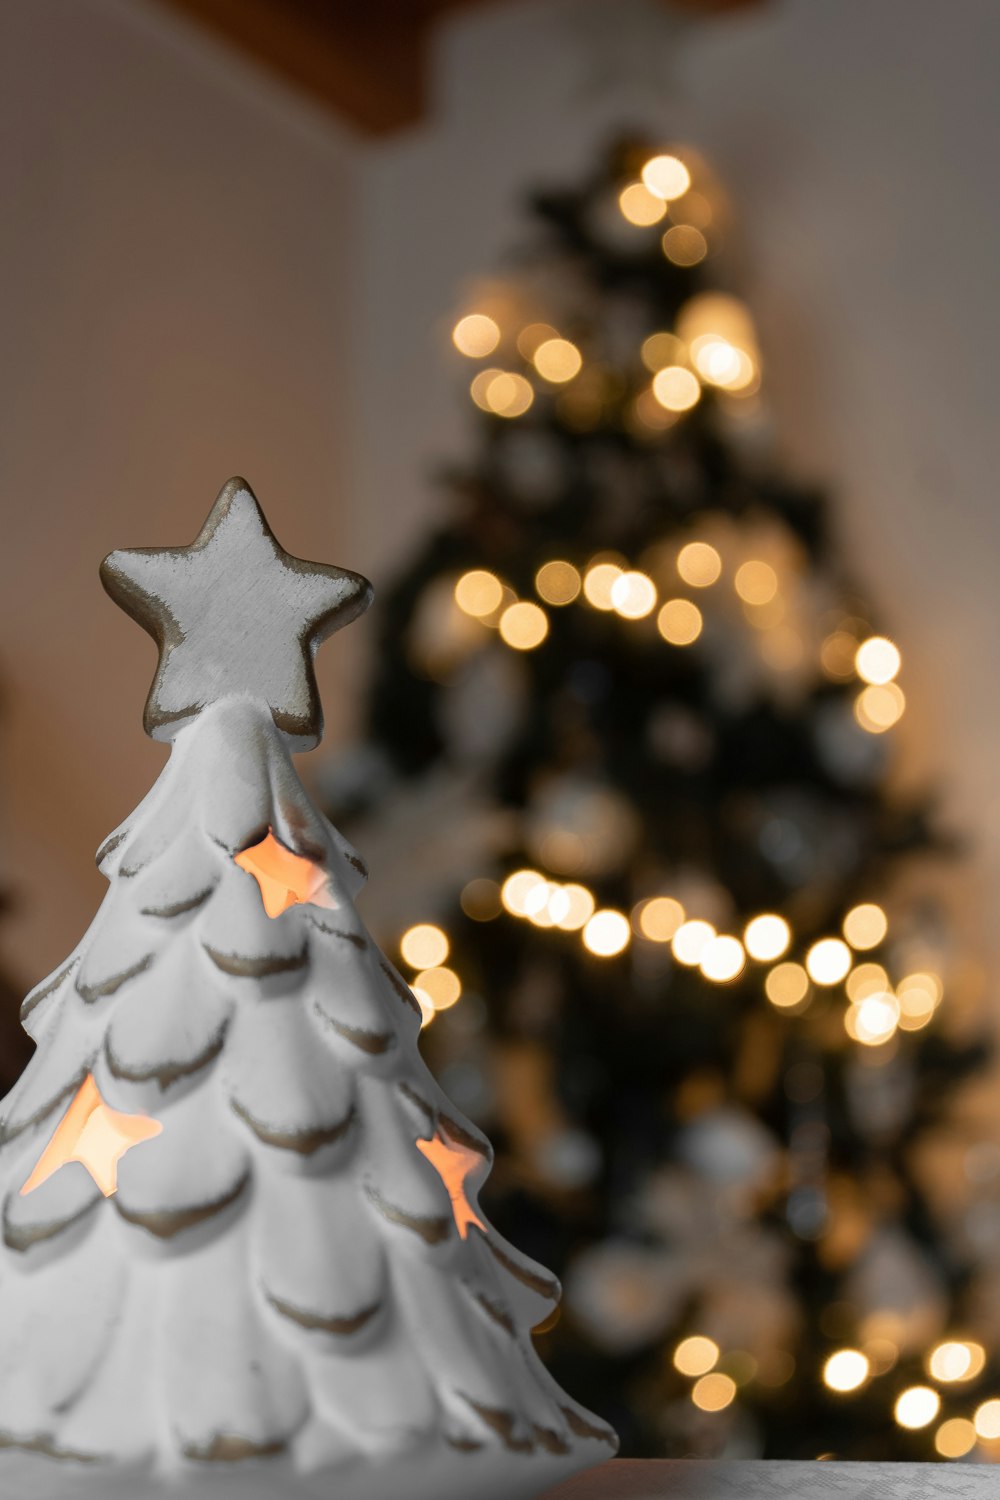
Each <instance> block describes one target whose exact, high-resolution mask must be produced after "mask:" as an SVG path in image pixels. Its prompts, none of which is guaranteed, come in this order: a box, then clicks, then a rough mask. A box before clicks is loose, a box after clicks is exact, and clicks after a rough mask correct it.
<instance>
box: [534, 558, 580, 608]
mask: <svg viewBox="0 0 1000 1500" xmlns="http://www.w3.org/2000/svg"><path fill="white" fill-rule="evenodd" d="M580 587H581V579H580V574H579V573H578V571H577V569H576V568H574V566H573V564H572V563H568V562H563V561H562V560H561V559H560V558H554V559H553V560H552V562H547V563H543V564H542V566H541V567H540V568H539V570H538V572H537V573H536V574H535V588H536V589H537V591H538V597H539V598H540V599H544V600H545V602H546V604H555V605H557V606H561V605H564V604H572V603H573V600H574V599H577V598H579V595H580Z"/></svg>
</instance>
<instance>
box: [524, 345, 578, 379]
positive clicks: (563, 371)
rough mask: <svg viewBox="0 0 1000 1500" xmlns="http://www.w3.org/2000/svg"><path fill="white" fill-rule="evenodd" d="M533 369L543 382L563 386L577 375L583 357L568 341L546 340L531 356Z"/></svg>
mask: <svg viewBox="0 0 1000 1500" xmlns="http://www.w3.org/2000/svg"><path fill="white" fill-rule="evenodd" d="M532 359H533V363H534V366H535V369H536V370H537V371H538V373H539V375H541V376H542V378H543V380H548V381H551V382H552V384H553V385H565V383H566V381H567V380H572V379H573V377H574V375H579V373H580V370H581V368H582V366H583V356H582V354H581V353H580V351H579V349H578V348H577V347H576V345H575V344H571V343H570V341H569V339H546V340H545V342H544V343H541V344H539V346H538V348H537V349H536V350H535V352H534V355H533V356H532Z"/></svg>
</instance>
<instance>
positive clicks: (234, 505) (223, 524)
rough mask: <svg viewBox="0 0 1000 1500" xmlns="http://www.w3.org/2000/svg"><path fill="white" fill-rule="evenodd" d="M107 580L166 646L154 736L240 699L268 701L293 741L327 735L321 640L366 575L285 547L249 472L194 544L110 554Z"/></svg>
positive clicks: (361, 592) (359, 609) (152, 716)
mask: <svg viewBox="0 0 1000 1500" xmlns="http://www.w3.org/2000/svg"><path fill="white" fill-rule="evenodd" d="M101 582H102V583H103V584H104V587H105V588H106V589H107V591H108V593H109V594H110V595H111V597H112V599H113V600H114V601H115V603H116V604H119V605H120V606H121V607H122V609H124V610H125V612H126V613H127V614H130V615H131V616H132V618H133V619H134V620H136V621H137V622H138V624H140V625H141V626H142V628H143V629H144V630H146V631H148V632H149V634H150V635H151V636H152V637H153V639H154V640H155V641H156V643H157V645H158V646H159V649H160V660H159V664H158V666H157V671H156V676H155V678H154V679H153V686H152V687H151V689H150V692H149V697H148V698H147V700H146V708H145V712H144V715H143V723H144V725H145V728H146V733H147V734H149V735H151V736H152V737H153V739H159V740H169V739H171V738H172V737H173V734H174V732H175V731H176V729H177V728H178V727H179V725H180V724H182V723H183V722H184V721H186V720H188V719H190V718H192V717H193V716H194V715H195V714H197V713H198V712H199V710H200V709H202V708H204V707H205V706H206V705H207V704H209V703H213V702H216V701H217V700H218V699H220V698H223V697H231V696H245V697H251V698H257V699H259V700H261V701H263V702H266V703H267V704H268V706H269V707H270V709H271V713H272V715H273V717H274V722H275V723H276V724H277V726H278V728H279V729H282V730H284V731H285V733H286V734H288V735H290V736H291V737H292V739H293V741H294V742H295V746H296V748H297V749H307V748H310V747H311V746H313V745H315V744H316V743H317V742H318V741H319V738H320V736H321V735H322V733H323V716H322V712H321V709H320V704H319V697H318V694H317V692H316V679H315V676H314V674H313V666H312V662H313V657H314V655H315V653H316V649H317V647H318V646H319V644H320V642H321V641H324V640H325V639H326V637H327V636H328V635H332V633H333V632H334V631H335V630H339V628H340V627H341V625H347V624H348V623H349V622H350V621H351V620H354V619H356V618H357V616H358V615H360V614H361V613H363V611H364V610H366V609H367V608H368V605H369V604H370V603H371V598H372V586H371V584H370V583H369V582H368V580H367V579H366V578H362V577H361V575H360V574H359V573H350V572H348V571H347V570H346V569H345V568H334V567H329V566H327V565H326V564H324V563H313V562H304V561H303V560H302V559H301V558H298V557H292V556H291V555H290V553H288V552H286V551H285V550H284V548H283V547H281V546H279V544H278V542H277V541H276V540H275V537H274V535H273V533H272V531H271V528H270V527H269V526H268V524H267V521H266V520H265V519H264V515H263V512H262V511H261V508H260V506H259V505H258V503H257V499H256V497H255V496H254V493H253V491H252V490H251V488H250V486H249V485H248V484H247V482H246V480H245V479H231V480H230V481H229V483H228V484H227V485H225V486H224V487H223V489H222V491H221V492H220V494H219V498H218V499H217V500H216V502H215V504H214V505H213V506H212V509H211V510H210V511H209V514H208V519H207V520H206V522H205V524H204V526H203V527H202V528H201V531H200V532H199V533H198V535H197V537H196V538H195V540H194V541H193V542H192V543H191V545H190V546H188V547H150V548H140V547H129V548H126V549H123V550H121V551H118V552H112V553H110V555H109V556H108V557H106V558H105V559H104V562H103V563H102V564H101Z"/></svg>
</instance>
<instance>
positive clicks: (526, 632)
mask: <svg viewBox="0 0 1000 1500" xmlns="http://www.w3.org/2000/svg"><path fill="white" fill-rule="evenodd" d="M498 629H499V631H500V635H501V638H502V639H503V640H504V641H505V642H506V644H507V645H508V646H511V647H513V649H514V650H515V651H533V650H534V649H535V647H536V646H540V645H541V644H542V642H543V641H544V639H545V637H546V636H547V635H548V633H549V617H548V615H547V614H546V613H545V611H544V609H542V608H540V606H539V605H537V604H532V603H531V601H530V600H528V599H522V600H520V601H519V602H518V603H517V604H508V606H507V608H506V609H505V610H504V612H503V614H502V615H501V616H500V623H499V626H498Z"/></svg>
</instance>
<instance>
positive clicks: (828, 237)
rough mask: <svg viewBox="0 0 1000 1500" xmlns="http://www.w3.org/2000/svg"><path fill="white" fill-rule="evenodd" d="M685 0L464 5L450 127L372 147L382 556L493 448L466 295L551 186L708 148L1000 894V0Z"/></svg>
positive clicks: (782, 418)
mask: <svg viewBox="0 0 1000 1500" xmlns="http://www.w3.org/2000/svg"><path fill="white" fill-rule="evenodd" d="M612 14H613V16H614V20H613V22H612V23H611V24H609V23H608V19H607V18H608V17H609V16H611V15H612ZM657 15H660V16H661V17H662V11H661V10H660V8H659V7H657V6H655V5H652V4H647V3H646V0H615V3H614V4H609V5H603V6H595V5H593V4H591V3H584V0H521V3H515V4H508V5H504V6H496V7H491V8H487V9H485V10H483V11H482V12H475V13H472V14H471V15H469V16H468V17H463V18H461V19H459V20H458V21H456V22H454V23H453V24H452V25H451V26H450V27H449V29H448V30H447V31H446V32H444V33H443V34H442V36H441V38H440V42H439V46H438V54H437V64H438V70H439V90H438V100H439V115H438V118H437V120H436V121H435V122H434V123H432V124H430V125H428V126H426V127H422V128H421V129H420V130H418V131H415V132H413V133H411V134H410V135H409V136H408V137H406V138H402V139H397V140H394V141H391V142H389V143H388V144H387V145H384V146H380V147H378V148H377V149H375V150H372V151H371V152H370V153H369V159H368V162H367V175H366V191H365V208H366V223H365V241H364V243H365V252H364V260H363V270H364V278H365V281H364V302H363V330H364V331H363V342H362V344H361V345H360V347H359V350H358V360H359V381H358V387H357V396H358V425H357V430H358V432H359V434H360V438H361V442H360V446H359V450H358V459H357V469H356V496H357V499H358V502H359V505H360V510H359V512H358V515H359V517H360V518H361V520H362V525H363V527H364V531H363V532H362V533H361V534H359V537H358V546H357V548H356V551H355V556H357V557H358V559H359V562H360V565H361V566H362V567H365V568H366V569H367V570H369V571H370V572H371V573H372V574H373V575H374V576H375V577H376V579H378V578H379V577H381V576H382V575H384V573H385V572H386V571H387V569H388V567H389V564H390V562H391V561H392V559H393V557H394V556H399V555H402V553H403V552H404V551H405V548H406V546H407V545H408V542H409V540H410V538H411V537H412V535H413V534H414V533H416V532H417V531H419V530H420V528H421V527H422V526H423V525H424V524H425V517H426V516H427V514H428V510H429V508H433V506H434V505H435V504H436V500H435V499H434V498H432V497H431V495H430V493H429V489H428V486H427V484H426V481H425V476H426V475H427V473H428V472H429V470H430V469H431V467H432V465H433V464H434V463H435V461H437V460H440V458H441V457H442V456H449V455H450V454H452V453H454V452H456V451H458V449H459V448H460V446H461V445H462V444H463V443H464V442H465V440H466V435H467V426H466V422H465V411H464V403H463V400H462V397H461V393H460V382H461V372H460V371H457V370H456V369H455V361H454V360H453V359H452V358H450V357H449V354H448V350H447V347H446V345H447V328H448V326H449V321H450V314H451V313H452V312H453V310H454V309H455V308H456V307H458V306H459V301H460V299H459V295H458V289H459V288H460V287H461V284H462V283H463V281H464V280H466V279H468V278H474V277H475V276H476V275H477V274H478V273H481V272H482V271H484V270H488V269H490V268H491V267H492V266H495V265H496V264H497V263H498V259H499V256H500V255H501V253H502V251H503V250H504V249H506V248H507V247H508V246H509V245H510V243H511V238H512V234H513V232H514V231H515V230H516V226H517V218H516V214H515V212H514V208H515V203H516V199H517V197H518V195H519V194H520V193H521V192H522V191H523V188H524V186H525V184H526V183H531V182H546V181H548V180H553V179H554V180H556V181H558V180H560V178H561V177H563V176H564V174H566V173H571V172H574V171H577V170H579V169H580V168H582V167H584V166H585V165H586V162H587V160H588V158H589V156H590V154H591V152H592V151H593V150H594V149H595V147H596V146H597V144H598V143H599V142H600V141H601V140H602V138H603V137H604V135H605V133H606V132H607V130H608V128H609V127H611V126H618V125H621V124H628V123H629V122H631V121H637V122H638V123H639V124H640V125H643V124H646V125H652V126H655V125H657V124H659V125H660V126H661V127H662V130H663V132H664V135H665V137H666V138H667V139H675V140H681V141H683V140H689V141H690V142H692V143H693V144H695V145H697V146H699V147H700V148H701V149H703V150H704V151H705V152H706V153H707V154H708V156H709V158H710V160H712V161H713V162H714V164H715V166H716V167H717V169H718V171H719V173H720V174H721V176H722V179H723V180H724V181H725V182H726V183H727V184H728V186H729V188H730V189H731V192H732V195H733V198H734V200H735V206H736V210H737V214H738V216H739V219H740V220H741V222H742V235H743V239H744V241H745V251H746V271H747V277H746V283H745V292H746V295H747V297H748V299H749V300H750V302H751V304H752V306H753V307H754V309H755V311H756V313H757V316H758V320H759V323H760V325H761V332H762V337H763V343H764V350H765V355H766V359H767V372H768V385H769V393H770V396H771V399H772V401H773V403H774V407H775V410H776V417H777V425H778V430H779V433H780V436H781V439H782V442H783V446H784V448H785V450H786V453H787V455H788V457H789V461H790V462H792V463H793V464H794V465H795V467H796V469H797V471H798V472H799V473H801V474H803V475H807V476H810V477H813V478H816V479H819V480H822V481H824V482H828V483H829V484H830V485H831V486H832V487H833V489H834V491H835V494H836V495H837V496H838V497H839V511H838V519H839V524H840V527H841V531H842V534H843V536H844V539H845V544H846V546H847V548H848V552H849V555H850V556H851V557H852V558H853V560H854V562H855V563H856V565H857V567H858V569H859V570H860V571H861V573H862V575H863V576H864V577H865V579H866V581H867V584H868V586H869V588H870V591H871V593H872V595H873V597H874V598H875V600H876V601H877V602H878V603H880V605H881V607H882V609H883V610H884V620H883V623H884V625H885V626H887V627H888V628H889V629H890V630H892V631H893V632H894V633H895V634H897V635H898V638H899V639H900V641H901V643H902V644H903V646H904V654H905V674H904V679H903V681H904V685H905V687H906V689H907V692H908V696H909V705H910V707H909V712H908V715H907V718H906V719H905V721H904V726H905V727H904V729H903V731H902V736H901V737H902V758H903V767H902V769H903V772H904V774H909V776H911V777H919V776H921V775H924V774H927V775H930V776H935V777H937V778H938V779H939V780H940V784H941V786H942V789H943V790H944V793H945V807H946V811H947V812H948V813H949V814H950V815H951V816H952V817H953V819H954V820H955V821H956V822H957V824H958V825H959V826H960V827H961V828H963V829H964V830H966V831H967V832H968V833H969V834H970V836H971V837H972V838H973V839H974V840H975V848H974V858H973V864H972V866H971V867H970V875H971V881H970V883H971V885H972V887H973V888H974V889H976V888H978V890H979V891H980V893H981V895H982V901H983V909H984V910H985V912H986V913H987V914H988V913H990V912H991V911H992V909H993V908H994V907H995V906H996V904H997V903H998V902H1000V793H998V789H997V785H996V782H997V777H996V773H995V770H994V766H995V764H996V763H997V761H998V760H1000V692H998V688H1000V664H998V663H1000V653H998V652H997V649H996V646H995V640H996V637H997V635H998V634H1000V621H998V618H997V617H998V614H1000V610H998V608H997V604H996V599H997V585H996V581H995V575H996V571H997V567H998V562H1000V505H998V503H997V494H996V490H997V480H996V475H997V473H998V470H1000V438H998V431H1000V423H998V422H997V420H996V418H995V417H994V415H993V410H992V408H993V405H994V402H995V394H994V393H995V389H996V380H995V369H996V365H997V360H998V351H1000V326H998V324H1000V299H998V297H997V275H998V273H997V267H998V265H1000V200H998V198H997V195H996V192H995V189H994V181H995V173H996V163H997V161H998V160H1000V109H998V108H997V93H996V58H997V55H998V49H1000V7H998V6H997V5H996V4H995V3H994V0H962V4H961V5H960V6H954V5H947V4H943V3H941V0H783V3H782V0H771V3H770V4H766V5H764V6H762V7H761V9H760V10H752V11H749V12H747V13H746V14H745V15H737V16H735V17H732V18H728V17H727V18H726V19H724V20H719V21H717V22H714V23H709V24H700V25H697V26H691V27H689V28H688V29H687V30H684V29H683V28H679V27H678V26H677V25H676V23H674V24H673V26H671V23H670V22H669V20H664V19H661V20H660V21H657V20H656V19H655V18H656V16H657ZM993 926H995V924H993ZM998 956H1000V955H998Z"/></svg>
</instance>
